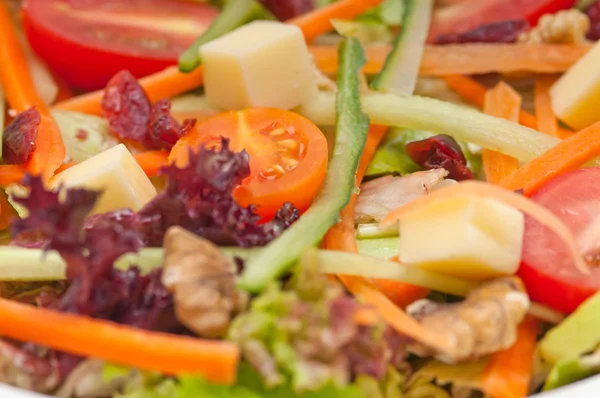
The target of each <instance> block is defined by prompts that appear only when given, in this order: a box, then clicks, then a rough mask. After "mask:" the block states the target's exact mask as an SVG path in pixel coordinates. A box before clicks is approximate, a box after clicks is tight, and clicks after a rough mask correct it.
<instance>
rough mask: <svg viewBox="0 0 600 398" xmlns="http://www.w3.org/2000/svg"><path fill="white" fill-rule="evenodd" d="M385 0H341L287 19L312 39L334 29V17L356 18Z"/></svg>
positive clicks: (307, 37) (308, 38)
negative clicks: (332, 21)
mask: <svg viewBox="0 0 600 398" xmlns="http://www.w3.org/2000/svg"><path fill="white" fill-rule="evenodd" d="M382 2H383V0H341V1H338V2H335V3H332V4H330V5H328V6H325V7H321V8H319V9H316V10H314V11H312V12H309V13H306V14H304V15H300V16H298V17H296V18H293V19H290V20H288V21H287V23H289V24H293V25H296V26H298V27H299V28H300V29H302V33H304V37H306V39H307V40H312V39H314V38H315V37H317V36H320V35H321V34H323V33H326V32H329V31H331V30H333V25H331V20H332V19H336V18H337V19H354V18H355V17H358V16H359V15H361V14H362V13H364V12H365V11H368V10H369V9H371V8H373V7H375V6H377V5H379V4H381V3H382Z"/></svg>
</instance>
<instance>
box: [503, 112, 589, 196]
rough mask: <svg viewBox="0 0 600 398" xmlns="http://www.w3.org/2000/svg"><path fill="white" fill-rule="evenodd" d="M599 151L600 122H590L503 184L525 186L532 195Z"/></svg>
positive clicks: (508, 186)
mask: <svg viewBox="0 0 600 398" xmlns="http://www.w3.org/2000/svg"><path fill="white" fill-rule="evenodd" d="M598 155H600V122H598V123H595V124H593V125H591V126H590V127H588V128H585V129H583V130H581V131H580V132H578V133H576V134H573V135H572V136H570V137H567V138H565V139H564V140H562V141H559V142H558V143H557V144H556V145H555V146H553V147H551V148H548V150H547V151H546V152H545V153H544V154H542V155H540V156H538V157H537V158H535V159H533V160H532V161H531V162H529V163H527V164H526V165H524V166H523V167H521V168H520V169H518V170H515V171H514V172H513V173H512V174H510V175H509V176H507V177H506V178H505V179H504V180H502V182H501V183H500V185H501V186H502V187H504V188H506V189H510V190H518V189H523V191H524V192H525V195H527V196H531V195H533V194H534V193H535V192H537V191H538V190H539V189H541V188H543V187H544V186H545V185H546V184H547V183H548V182H549V181H551V180H553V179H554V178H556V177H559V176H561V175H563V174H565V173H568V172H569V171H573V170H576V169H577V168H579V167H581V166H583V165H584V164H586V163H587V162H589V161H592V160H594V158H596V157H597V156H598Z"/></svg>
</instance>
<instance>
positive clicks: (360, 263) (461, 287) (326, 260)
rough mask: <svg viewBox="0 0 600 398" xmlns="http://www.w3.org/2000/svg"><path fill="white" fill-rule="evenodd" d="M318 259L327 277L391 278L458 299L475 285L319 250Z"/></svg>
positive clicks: (345, 253) (462, 280) (375, 260)
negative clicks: (329, 275) (336, 275)
mask: <svg viewBox="0 0 600 398" xmlns="http://www.w3.org/2000/svg"><path fill="white" fill-rule="evenodd" d="M318 259H319V270H320V271H321V272H323V273H326V274H338V275H354V276H363V277H366V278H377V279H388V280H393V281H399V282H404V283H408V284H410V285H414V286H421V287H425V288H427V289H431V290H435V291H438V292H443V293H448V294H452V295H455V296H466V295H467V294H468V293H469V291H470V290H471V289H472V288H473V287H474V286H475V284H474V283H473V282H469V281H466V280H464V279H460V278H456V277H453V276H448V275H443V274H438V273H436V272H431V271H426V270H422V269H420V268H418V267H415V266H412V265H408V264H399V263H396V262H393V261H388V260H384V259H381V258H375V257H370V256H364V255H360V254H354V253H348V252H341V251H334V250H319V251H318Z"/></svg>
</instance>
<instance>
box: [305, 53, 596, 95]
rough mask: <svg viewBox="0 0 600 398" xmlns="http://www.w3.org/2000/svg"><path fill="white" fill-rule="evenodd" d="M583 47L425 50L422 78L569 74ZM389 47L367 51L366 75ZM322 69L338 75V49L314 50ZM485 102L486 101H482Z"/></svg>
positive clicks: (376, 67)
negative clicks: (519, 73)
mask: <svg viewBox="0 0 600 398" xmlns="http://www.w3.org/2000/svg"><path fill="white" fill-rule="evenodd" d="M590 48H591V47H590V45H589V44H581V45H570V44H569V45H556V44H544V45H537V44H536V45H528V44H480V43H475V44H457V45H445V46H426V47H425V52H424V53H423V59H422V61H421V67H420V70H419V75H421V76H447V75H454V74H458V75H480V74H486V73H492V72H499V73H511V72H533V73H561V72H564V71H566V70H568V69H569V68H570V67H571V66H572V65H573V64H574V63H575V62H577V61H578V60H579V59H580V58H581V57H583V56H584V55H585V54H586V52H587V51H588V50H589V49H590ZM390 50H391V47H390V46H386V45H373V46H368V47H367V48H366V49H365V52H366V56H367V60H368V62H367V64H366V65H365V68H364V69H363V71H364V72H365V73H368V74H375V73H379V71H380V70H381V68H382V66H383V63H384V62H385V59H386V57H387V55H388V54H389V52H390ZM310 51H311V53H312V54H313V56H314V58H315V61H316V62H317V65H318V66H319V68H320V69H321V70H322V71H323V72H324V73H328V74H334V73H335V72H336V71H337V67H338V59H337V49H336V47H334V46H311V47H310ZM481 101H482V102H483V100H481Z"/></svg>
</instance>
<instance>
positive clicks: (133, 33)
mask: <svg viewBox="0 0 600 398" xmlns="http://www.w3.org/2000/svg"><path fill="white" fill-rule="evenodd" d="M218 12H219V11H218V9H217V8H216V7H213V6H211V5H209V4H206V3H200V2H195V3H194V2H187V1H171V0H145V1H143V2H137V1H131V0H92V1H89V0H86V1H85V2H75V3H74V2H70V1H63V0H28V1H27V2H24V3H23V13H22V14H23V25H24V29H25V32H26V33H27V38H28V39H29V42H30V43H31V46H32V47H33V49H34V50H35V52H36V53H37V54H39V55H40V56H41V57H42V58H43V59H44V60H45V61H46V62H47V64H48V65H49V66H50V67H51V68H52V70H53V71H55V72H56V73H57V74H58V75H59V76H60V77H61V78H62V79H64V80H65V81H66V82H67V83H68V84H69V85H71V86H74V87H77V88H80V89H84V90H97V89H100V88H102V87H104V85H105V84H106V83H107V82H108V80H109V79H110V78H111V77H112V76H113V75H114V74H115V73H117V72H119V71H120V70H122V69H127V70H129V71H130V72H131V73H132V74H133V75H134V76H135V77H137V78H140V77H143V76H147V75H149V74H151V73H156V72H159V71H161V70H162V69H164V68H166V67H168V66H170V65H175V64H176V63H177V57H178V56H179V54H180V53H181V52H182V51H184V50H185V49H186V48H187V47H188V46H189V45H190V44H191V43H192V42H193V41H194V39H195V38H196V37H197V36H198V35H200V34H202V33H203V32H204V31H205V30H206V29H207V27H208V26H209V25H210V23H211V22H212V21H213V20H214V19H215V17H216V16H217V15H218ZM83 32H85V34H84V33H83Z"/></svg>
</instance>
